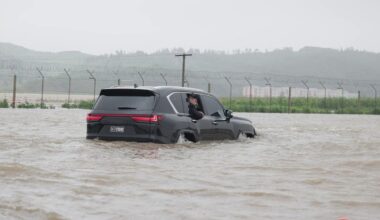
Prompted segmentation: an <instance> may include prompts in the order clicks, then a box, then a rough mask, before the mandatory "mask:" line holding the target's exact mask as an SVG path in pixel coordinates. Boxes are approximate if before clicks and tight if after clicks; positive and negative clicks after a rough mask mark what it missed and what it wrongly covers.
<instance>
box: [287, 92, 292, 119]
mask: <svg viewBox="0 0 380 220" xmlns="http://www.w3.org/2000/svg"><path fill="white" fill-rule="evenodd" d="M291 105H292V87H291V86H289V97H288V114H289V113H290V108H291Z"/></svg>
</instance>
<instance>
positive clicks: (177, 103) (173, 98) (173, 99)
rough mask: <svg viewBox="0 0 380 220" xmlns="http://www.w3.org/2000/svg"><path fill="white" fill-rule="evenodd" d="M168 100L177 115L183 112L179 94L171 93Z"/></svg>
mask: <svg viewBox="0 0 380 220" xmlns="http://www.w3.org/2000/svg"><path fill="white" fill-rule="evenodd" d="M169 99H170V101H171V103H172V104H173V105H174V108H175V109H176V110H177V111H178V112H179V113H184V112H185V110H184V107H183V102H182V95H181V93H173V94H172V95H171V96H170V98H169Z"/></svg>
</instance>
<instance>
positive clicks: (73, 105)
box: [62, 100, 94, 109]
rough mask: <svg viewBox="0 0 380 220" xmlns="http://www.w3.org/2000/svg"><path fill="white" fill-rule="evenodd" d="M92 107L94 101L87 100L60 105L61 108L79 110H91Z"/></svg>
mask: <svg viewBox="0 0 380 220" xmlns="http://www.w3.org/2000/svg"><path fill="white" fill-rule="evenodd" d="M93 106H94V101H92V100H91V101H89V100H81V101H79V102H74V103H71V104H69V103H64V104H62V108H81V109H92V107H93Z"/></svg>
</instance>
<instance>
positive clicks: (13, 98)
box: [12, 74, 17, 108]
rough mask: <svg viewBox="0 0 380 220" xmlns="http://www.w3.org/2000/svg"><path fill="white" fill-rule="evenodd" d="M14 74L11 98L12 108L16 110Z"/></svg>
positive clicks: (15, 77)
mask: <svg viewBox="0 0 380 220" xmlns="http://www.w3.org/2000/svg"><path fill="white" fill-rule="evenodd" d="M16 81H17V76H16V74H14V75H13V97H12V108H16Z"/></svg>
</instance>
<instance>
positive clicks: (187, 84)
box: [183, 79, 190, 87]
mask: <svg viewBox="0 0 380 220" xmlns="http://www.w3.org/2000/svg"><path fill="white" fill-rule="evenodd" d="M185 84H186V87H190V82H189V80H188V79H185V81H184V84H183V85H185Z"/></svg>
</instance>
